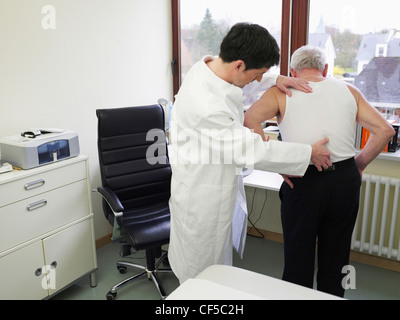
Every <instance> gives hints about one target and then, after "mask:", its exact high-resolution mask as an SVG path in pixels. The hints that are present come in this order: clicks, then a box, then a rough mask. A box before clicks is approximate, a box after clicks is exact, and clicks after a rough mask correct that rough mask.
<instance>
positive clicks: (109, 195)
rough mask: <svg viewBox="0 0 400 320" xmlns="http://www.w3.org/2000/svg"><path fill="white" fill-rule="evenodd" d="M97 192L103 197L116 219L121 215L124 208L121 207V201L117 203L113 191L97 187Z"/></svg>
mask: <svg viewBox="0 0 400 320" xmlns="http://www.w3.org/2000/svg"><path fill="white" fill-rule="evenodd" d="M97 191H98V192H99V193H100V194H101V195H102V196H103V198H104V200H105V201H106V202H107V204H108V205H109V206H110V209H111V210H112V211H113V213H114V215H115V216H116V217H120V216H122V215H123V212H124V206H123V205H122V203H121V201H119V199H118V197H117V195H116V194H115V193H114V191H112V190H111V189H110V188H107V187H98V188H97Z"/></svg>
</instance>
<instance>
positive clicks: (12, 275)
mask: <svg viewBox="0 0 400 320" xmlns="http://www.w3.org/2000/svg"><path fill="white" fill-rule="evenodd" d="M47 295H48V290H47V280H46V272H45V271H44V258H43V246H42V241H37V242H35V243H33V244H31V245H28V246H26V247H23V248H21V249H19V250H17V251H15V252H12V253H10V254H8V255H6V256H3V257H1V258H0V299H1V300H4V299H10V300H22V299H43V298H44V297H47Z"/></svg>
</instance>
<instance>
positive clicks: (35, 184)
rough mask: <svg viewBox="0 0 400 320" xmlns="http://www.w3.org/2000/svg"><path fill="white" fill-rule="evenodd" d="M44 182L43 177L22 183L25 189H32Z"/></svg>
mask: <svg viewBox="0 0 400 320" xmlns="http://www.w3.org/2000/svg"><path fill="white" fill-rule="evenodd" d="M44 183H45V181H44V180H43V179H40V180H36V181H32V182H28V183H26V184H25V185H24V188H25V190H32V189H35V188H39V187H41V186H42V185H44Z"/></svg>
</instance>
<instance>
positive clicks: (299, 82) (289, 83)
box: [276, 76, 312, 97]
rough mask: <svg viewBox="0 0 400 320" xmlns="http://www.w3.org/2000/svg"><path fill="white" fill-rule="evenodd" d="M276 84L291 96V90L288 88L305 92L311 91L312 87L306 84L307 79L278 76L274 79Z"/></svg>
mask: <svg viewBox="0 0 400 320" xmlns="http://www.w3.org/2000/svg"><path fill="white" fill-rule="evenodd" d="M276 86H277V87H278V89H279V90H281V91H282V92H284V93H286V94H287V95H288V96H289V97H291V96H292V92H291V91H290V90H289V88H295V89H297V90H300V91H303V92H307V93H310V92H312V88H311V87H310V86H309V85H308V81H306V80H303V79H299V78H293V77H285V76H278V78H277V79H276Z"/></svg>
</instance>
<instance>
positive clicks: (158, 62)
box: [0, 0, 172, 239]
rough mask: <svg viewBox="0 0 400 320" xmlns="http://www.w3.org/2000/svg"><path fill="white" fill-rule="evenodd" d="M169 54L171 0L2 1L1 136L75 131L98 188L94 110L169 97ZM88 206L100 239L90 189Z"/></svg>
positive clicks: (97, 206)
mask: <svg viewBox="0 0 400 320" xmlns="http://www.w3.org/2000/svg"><path fill="white" fill-rule="evenodd" d="M46 5H50V6H51V7H50V9H54V10H55V11H54V12H53V11H51V10H50V11H49V10H47V8H48V7H45V6H46ZM42 10H44V11H43V12H42ZM54 18H55V19H54ZM53 22H55V24H53ZM171 57H172V31H171V4H170V1H160V0H146V1H143V0H114V1H112V0H58V1H57V0H46V1H41V0H1V1H0V137H3V136H8V135H13V134H17V133H20V132H21V131H24V130H25V129H27V128H30V127H42V128H43V127H44V128H46V127H51V128H65V129H72V130H75V131H77V132H78V134H79V141H80V148H81V153H82V154H85V155H88V156H89V158H90V160H89V162H90V178H91V185H92V188H96V187H97V185H99V184H100V176H99V170H98V160H97V145H96V143H97V132H96V131H97V118H96V114H95V110H96V109H98V108H109V107H120V106H128V105H140V104H153V103H156V102H157V100H158V98H160V97H164V98H167V99H169V100H171V99H172V75H171V71H170V70H171V69H170V61H171V60H172V58H171ZM93 211H94V214H95V230H96V238H97V239H98V238H100V237H102V236H104V235H106V234H107V233H109V232H111V228H110V226H109V225H108V223H107V222H106V220H105V218H104V217H103V214H102V211H101V199H100V196H99V195H98V194H96V193H93Z"/></svg>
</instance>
